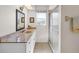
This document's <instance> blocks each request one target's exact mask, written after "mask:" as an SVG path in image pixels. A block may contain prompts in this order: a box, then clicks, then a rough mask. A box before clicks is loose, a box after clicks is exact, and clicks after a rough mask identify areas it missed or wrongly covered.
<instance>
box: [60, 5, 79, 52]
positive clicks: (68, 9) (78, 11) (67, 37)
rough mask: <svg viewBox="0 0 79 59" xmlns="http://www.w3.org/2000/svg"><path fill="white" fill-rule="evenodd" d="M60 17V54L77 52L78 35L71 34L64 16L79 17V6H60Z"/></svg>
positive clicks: (78, 45)
mask: <svg viewBox="0 0 79 59" xmlns="http://www.w3.org/2000/svg"><path fill="white" fill-rule="evenodd" d="M61 16H62V17H61V52H79V33H75V32H72V31H71V30H70V21H65V16H79V6H76V5H75V6H74V5H72V6H71V5H67V6H62V9H61Z"/></svg>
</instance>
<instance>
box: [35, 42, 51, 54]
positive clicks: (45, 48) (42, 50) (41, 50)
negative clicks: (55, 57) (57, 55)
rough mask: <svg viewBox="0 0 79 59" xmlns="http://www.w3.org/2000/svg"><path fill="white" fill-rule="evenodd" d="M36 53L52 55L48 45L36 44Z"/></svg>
mask: <svg viewBox="0 0 79 59" xmlns="http://www.w3.org/2000/svg"><path fill="white" fill-rule="evenodd" d="M34 53H52V51H51V49H50V46H49V44H48V43H36V44H35V48H34Z"/></svg>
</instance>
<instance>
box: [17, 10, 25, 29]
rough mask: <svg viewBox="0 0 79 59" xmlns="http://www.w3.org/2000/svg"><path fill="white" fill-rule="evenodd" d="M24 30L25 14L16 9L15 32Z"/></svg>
mask: <svg viewBox="0 0 79 59" xmlns="http://www.w3.org/2000/svg"><path fill="white" fill-rule="evenodd" d="M24 28H25V14H24V13H23V12H21V11H19V10H17V9H16V31H18V30H22V29H24Z"/></svg>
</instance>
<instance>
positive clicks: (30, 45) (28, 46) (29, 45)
mask: <svg viewBox="0 0 79 59" xmlns="http://www.w3.org/2000/svg"><path fill="white" fill-rule="evenodd" d="M35 37H36V32H34V33H33V35H32V36H31V37H30V39H29V40H28V41H27V43H26V53H33V51H34V46H35V41H36V38H35Z"/></svg>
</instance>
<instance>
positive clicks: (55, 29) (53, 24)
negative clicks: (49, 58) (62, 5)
mask: <svg viewBox="0 0 79 59" xmlns="http://www.w3.org/2000/svg"><path fill="white" fill-rule="evenodd" d="M49 32H50V39H49V40H50V45H51V48H52V49H53V52H54V53H57V52H59V7H58V6H57V7H56V8H55V9H54V10H53V12H52V13H51V14H50V31H49Z"/></svg>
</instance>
